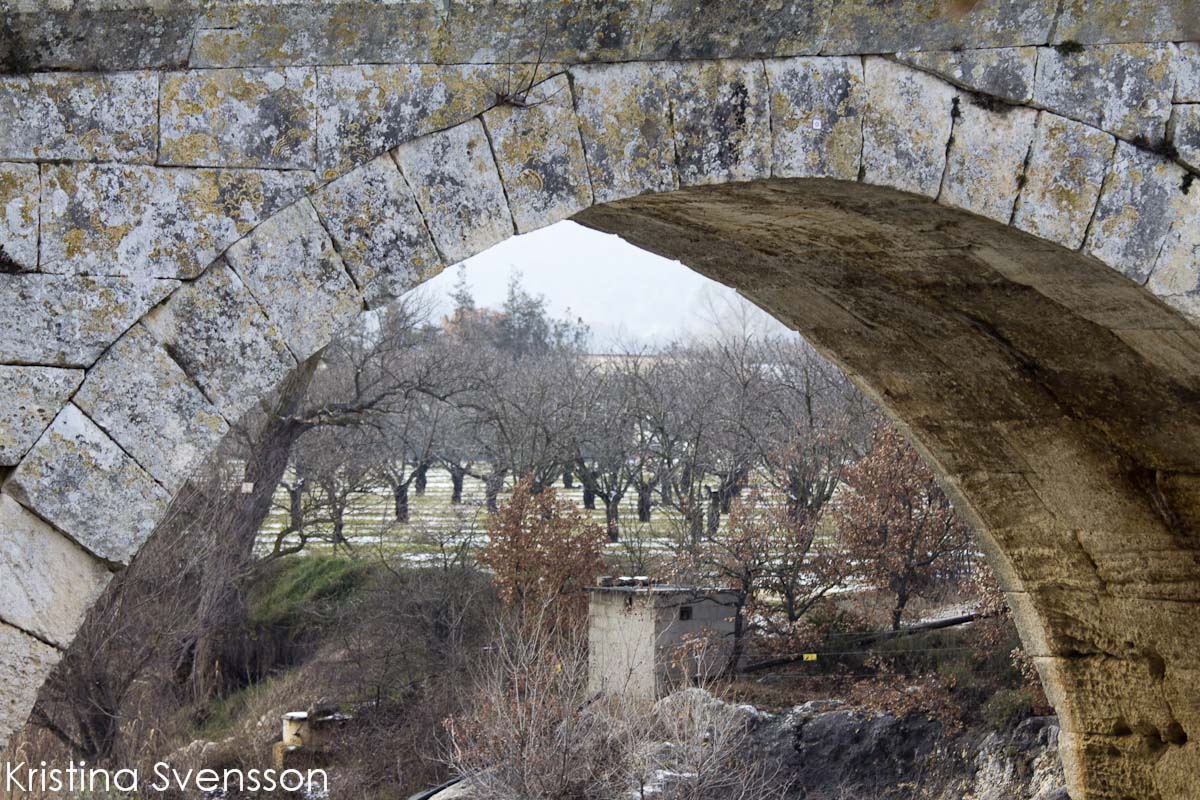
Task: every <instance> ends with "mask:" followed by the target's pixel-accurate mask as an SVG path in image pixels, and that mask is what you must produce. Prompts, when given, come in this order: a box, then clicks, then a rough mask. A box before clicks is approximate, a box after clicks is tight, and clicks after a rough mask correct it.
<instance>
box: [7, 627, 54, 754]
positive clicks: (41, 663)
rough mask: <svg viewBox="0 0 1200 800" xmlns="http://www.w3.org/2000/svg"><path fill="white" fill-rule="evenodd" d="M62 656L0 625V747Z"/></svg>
mask: <svg viewBox="0 0 1200 800" xmlns="http://www.w3.org/2000/svg"><path fill="white" fill-rule="evenodd" d="M61 657H62V654H61V653H60V652H59V651H58V650H55V649H54V648H53V647H51V646H50V645H48V644H46V643H44V642H41V641H39V640H37V639H35V638H33V637H32V636H30V635H29V634H27V633H22V632H21V631H19V630H17V629H16V628H13V627H10V626H8V625H5V624H3V623H0V675H3V676H4V690H3V694H2V695H0V747H3V746H4V745H5V744H6V743H7V741H8V735H9V734H10V733H12V732H13V731H16V730H19V729H20V728H21V726H22V725H24V724H25V720H27V719H28V718H29V712H30V711H32V710H33V703H34V701H35V700H36V699H37V693H38V689H40V688H41V687H42V684H43V683H45V682H46V678H48V677H50V670H52V669H54V665H55V664H57V663H58V660H59V658H61Z"/></svg>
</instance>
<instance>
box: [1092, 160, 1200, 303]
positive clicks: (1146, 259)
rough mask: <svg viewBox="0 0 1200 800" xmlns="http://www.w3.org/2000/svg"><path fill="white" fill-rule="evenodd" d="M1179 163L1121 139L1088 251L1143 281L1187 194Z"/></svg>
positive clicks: (1136, 279)
mask: <svg viewBox="0 0 1200 800" xmlns="http://www.w3.org/2000/svg"><path fill="white" fill-rule="evenodd" d="M1183 175H1184V171H1183V169H1182V168H1181V167H1179V165H1177V164H1174V163H1172V162H1170V161H1168V160H1166V159H1165V158H1163V157H1161V156H1158V155H1155V154H1154V153H1150V152H1147V151H1145V150H1141V149H1138V148H1137V147H1134V146H1133V145H1130V144H1126V143H1125V142H1118V143H1117V151H1116V154H1115V155H1114V156H1113V161H1112V165H1111V167H1110V168H1109V171H1108V176H1107V177H1106V178H1105V179H1104V190H1103V192H1102V193H1101V195H1100V202H1099V204H1098V205H1097V207H1096V215H1095V219H1094V220H1093V221H1092V226H1091V228H1090V230H1089V232H1088V237H1087V241H1086V242H1085V244H1084V251H1085V252H1087V253H1088V254H1089V255H1093V256H1095V257H1096V258H1099V259H1100V260H1101V261H1103V262H1104V263H1106V264H1108V265H1109V266H1111V267H1113V268H1115V269H1118V270H1120V271H1121V272H1124V273H1125V274H1126V275H1128V276H1129V277H1130V278H1133V279H1134V280H1135V281H1137V282H1138V283H1144V282H1145V281H1146V278H1147V277H1149V275H1150V271H1151V270H1152V269H1153V268H1154V263H1155V260H1156V259H1157V257H1158V253H1159V250H1160V249H1161V248H1162V245H1163V241H1164V240H1165V239H1166V236H1167V231H1169V230H1170V228H1171V223H1172V222H1173V220H1174V218H1175V207H1176V205H1177V204H1178V203H1179V202H1180V200H1181V199H1182V198H1184V197H1186V195H1184V194H1183V192H1182V190H1181V188H1180V187H1181V185H1182V183H1183Z"/></svg>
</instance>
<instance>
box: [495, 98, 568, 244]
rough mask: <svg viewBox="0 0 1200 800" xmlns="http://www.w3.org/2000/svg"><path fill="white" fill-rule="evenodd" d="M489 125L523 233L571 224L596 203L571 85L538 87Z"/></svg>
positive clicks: (511, 205) (500, 109)
mask: <svg viewBox="0 0 1200 800" xmlns="http://www.w3.org/2000/svg"><path fill="white" fill-rule="evenodd" d="M483 124H484V127H485V129H486V131H487V135H488V140H489V141H490V142H491V145H492V153H493V154H494V155H495V158H496V167H497V169H498V170H499V172H500V180H501V181H502V182H503V184H504V190H505V195H506V196H507V197H508V205H509V208H510V209H511V211H512V218H513V223H514V224H515V226H516V230H517V233H528V232H529V231H532V230H536V229H537V228H542V227H545V226H546V225H550V224H553V223H555V222H558V221H559V220H563V219H566V218H567V217H569V216H571V215H572V214H574V213H575V212H577V211H580V210H581V209H584V208H587V207H588V206H590V205H591V204H592V183H591V179H590V178H589V177H588V170H587V163H586V161H585V159H584V155H583V142H582V141H581V140H580V138H579V124H578V122H577V121H576V119H575V110H574V102H573V99H572V95H571V85H570V80H569V79H568V78H567V76H566V75H559V76H558V77H555V78H551V79H550V80H547V81H544V82H542V83H539V84H538V85H536V86H534V87H532V88H531V89H530V90H529V92H528V93H527V94H526V95H525V97H524V99H523V100H522V101H521V103H520V104H519V105H517V104H513V103H504V104H501V105H498V106H496V107H495V108H493V109H491V110H489V111H488V112H486V113H485V114H484V115H483Z"/></svg>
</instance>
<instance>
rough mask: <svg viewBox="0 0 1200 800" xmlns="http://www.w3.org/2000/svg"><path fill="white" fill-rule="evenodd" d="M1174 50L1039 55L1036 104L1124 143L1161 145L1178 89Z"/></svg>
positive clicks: (1108, 48)
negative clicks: (1173, 93) (1134, 142)
mask: <svg viewBox="0 0 1200 800" xmlns="http://www.w3.org/2000/svg"><path fill="white" fill-rule="evenodd" d="M1172 56H1173V50H1172V45H1164V44H1116V45H1101V46H1095V47H1085V48H1083V49H1082V50H1077V49H1075V48H1069V47H1043V48H1040V49H1039V50H1038V62H1037V82H1036V85H1035V87H1034V98H1033V99H1034V103H1036V104H1037V105H1039V106H1042V107H1043V108H1046V109H1049V110H1050V111H1053V112H1055V113H1056V114H1061V115H1062V116H1064V117H1070V118H1071V119H1076V120H1079V121H1080V122H1086V123H1088V124H1089V125H1095V126H1096V127H1099V128H1103V129H1104V130H1106V131H1108V132H1110V133H1114V134H1116V135H1117V136H1118V137H1120V138H1123V139H1138V138H1141V139H1144V140H1145V141H1147V142H1152V143H1153V142H1161V141H1162V139H1163V135H1164V133H1165V132H1166V124H1167V118H1168V117H1169V116H1170V114H1171V95H1172V92H1173V90H1174V86H1175V73H1174V71H1173V69H1172V60H1173V59H1172Z"/></svg>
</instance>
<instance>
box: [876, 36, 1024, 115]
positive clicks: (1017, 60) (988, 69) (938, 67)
mask: <svg viewBox="0 0 1200 800" xmlns="http://www.w3.org/2000/svg"><path fill="white" fill-rule="evenodd" d="M896 60H898V61H900V62H901V63H903V64H908V65H909V66H912V67H917V68H918V69H923V70H925V71H926V72H933V73H936V74H937V75H938V76H939V77H941V78H944V79H945V80H947V81H949V82H950V83H953V84H954V85H955V86H961V87H963V88H964V89H970V90H971V91H973V92H980V93H982V94H990V95H992V96H994V97H999V98H1000V99H1001V100H1004V101H1006V102H1009V103H1017V104H1021V103H1028V102H1029V101H1030V100H1032V99H1033V77H1034V68H1035V67H1036V66H1037V48H1036V47H1000V48H996V49H992V50H955V51H944V50H943V51H935V52H921V51H917V52H911V53H897V54H896Z"/></svg>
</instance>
